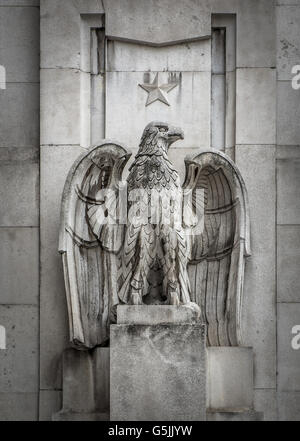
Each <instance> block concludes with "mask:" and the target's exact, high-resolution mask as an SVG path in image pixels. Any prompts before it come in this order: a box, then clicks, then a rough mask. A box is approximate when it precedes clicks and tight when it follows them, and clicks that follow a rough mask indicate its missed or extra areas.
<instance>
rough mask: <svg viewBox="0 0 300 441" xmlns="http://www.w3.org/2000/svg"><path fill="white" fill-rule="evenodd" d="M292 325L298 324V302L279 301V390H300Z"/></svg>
mask: <svg viewBox="0 0 300 441" xmlns="http://www.w3.org/2000/svg"><path fill="white" fill-rule="evenodd" d="M294 326H300V303H292V304H288V303H281V304H280V303H279V304H278V322H277V336H278V389H279V390H281V391H296V390H297V391H299V390H300V375H299V366H300V350H299V349H296V348H295V347H294V348H293V346H292V339H293V338H295V337H296V334H295V333H293V332H292V331H293V327H294ZM298 333H299V331H298ZM298 340H299V339H298Z"/></svg>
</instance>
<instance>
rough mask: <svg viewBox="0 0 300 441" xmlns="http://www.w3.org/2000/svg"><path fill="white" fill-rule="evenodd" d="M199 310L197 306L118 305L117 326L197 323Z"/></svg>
mask: <svg viewBox="0 0 300 441" xmlns="http://www.w3.org/2000/svg"><path fill="white" fill-rule="evenodd" d="M199 318H200V308H199V307H198V308H197V305H195V304H193V305H181V306H174V305H161V306H153V305H151V306H147V305H138V306H135V305H119V306H118V308H117V323H118V325H149V326H151V325H153V326H154V325H165V324H174V325H175V324H177V325H179V324H188V323H197V322H199Z"/></svg>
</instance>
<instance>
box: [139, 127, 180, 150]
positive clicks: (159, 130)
mask: <svg viewBox="0 0 300 441" xmlns="http://www.w3.org/2000/svg"><path fill="white" fill-rule="evenodd" d="M178 139H184V135H183V131H182V130H181V129H180V128H178V127H173V126H171V125H170V124H168V123H164V122H159V121H152V122H151V123H149V124H148V125H147V126H146V128H145V130H144V132H143V136H142V139H141V142H140V153H141V151H142V150H143V149H144V148H146V147H148V148H149V145H150V144H151V145H152V146H156V147H157V148H162V149H164V150H165V152H166V153H167V151H168V149H169V147H170V145H171V144H173V142H175V141H177V140H178Z"/></svg>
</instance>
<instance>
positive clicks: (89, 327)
mask: <svg viewBox="0 0 300 441" xmlns="http://www.w3.org/2000/svg"><path fill="white" fill-rule="evenodd" d="M179 139H183V132H182V130H180V129H177V128H175V127H172V126H171V125H169V124H168V123H163V122H152V123H150V124H148V125H147V127H146V128H145V130H144V132H143V135H142V138H141V142H140V146H139V150H138V152H137V155H136V157H135V160H134V161H133V163H132V165H131V167H130V169H129V174H128V178H127V180H126V181H124V182H123V181H122V174H123V171H124V168H125V166H126V164H127V162H128V160H129V158H130V156H131V154H130V153H128V151H127V149H126V148H125V147H124V146H123V145H121V144H119V143H116V142H114V141H110V140H104V141H103V143H101V145H99V146H97V147H93V148H91V149H90V150H88V151H87V152H86V153H84V154H82V155H81V156H80V157H79V158H78V159H77V161H76V162H75V163H74V165H73V167H72V168H71V170H70V172H69V175H68V178H67V180H66V184H65V188H64V192H63V197H62V214H61V229H60V243H59V251H60V253H61V255H62V260H63V268H64V278H65V287H66V294H67V304H68V312H69V326H70V339H71V342H72V344H73V346H75V347H77V348H78V349H90V348H93V347H95V346H101V345H102V346H103V345H107V344H108V341H109V325H110V323H113V322H115V320H116V306H117V305H118V304H127V303H129V304H133V305H140V304H148V305H153V304H171V305H179V304H190V303H191V302H193V303H196V304H197V305H199V307H200V308H201V317H202V321H203V322H204V323H206V324H207V341H208V344H209V345H211V346H236V345H239V344H241V340H242V335H241V309H242V298H243V277H244V261H245V257H246V256H249V255H250V246H249V214H248V203H247V193H246V188H245V185H244V182H243V179H242V177H241V174H240V172H239V171H238V169H237V167H236V166H235V164H234V163H233V162H232V161H231V160H230V159H229V158H228V157H227V156H226V155H225V154H223V153H222V152H220V151H214V150H207V151H202V152H200V153H199V154H198V155H196V156H195V157H193V158H190V157H188V158H186V159H185V165H186V178H185V182H184V184H183V186H181V184H180V179H179V175H178V173H177V171H176V169H175V168H174V166H173V165H172V163H171V162H170V160H169V158H168V149H169V147H170V146H171V144H172V143H174V142H175V141H177V140H179Z"/></svg>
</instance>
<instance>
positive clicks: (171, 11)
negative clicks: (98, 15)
mask: <svg viewBox="0 0 300 441" xmlns="http://www.w3.org/2000/svg"><path fill="white" fill-rule="evenodd" d="M104 9H105V13H106V14H107V19H106V32H107V35H108V36H109V37H110V38H119V39H124V40H137V41H139V42H145V43H148V44H155V45H159V44H165V45H166V44H170V43H174V42H178V41H184V40H189V39H190V40H193V39H196V38H203V37H208V36H209V35H210V32H211V29H210V13H209V9H208V7H207V4H206V2H202V1H201V0H196V1H193V2H191V1H189V0H187V1H186V0H185V1H176V2H174V0H161V1H160V2H159V4H158V2H157V1H155V0H149V1H147V2H140V1H137V0H121V1H120V0H109V1H107V0H104ZM199 9H201V14H199ZM133 23H134V25H133Z"/></svg>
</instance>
